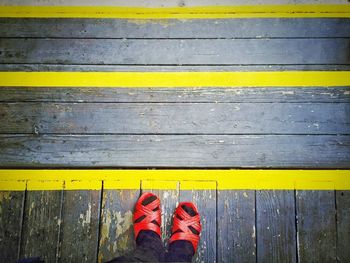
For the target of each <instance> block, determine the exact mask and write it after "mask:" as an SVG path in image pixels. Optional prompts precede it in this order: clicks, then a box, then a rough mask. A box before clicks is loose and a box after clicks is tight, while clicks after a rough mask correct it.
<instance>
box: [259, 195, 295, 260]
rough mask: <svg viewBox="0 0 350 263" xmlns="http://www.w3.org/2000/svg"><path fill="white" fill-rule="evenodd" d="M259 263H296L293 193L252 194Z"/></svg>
mask: <svg viewBox="0 0 350 263" xmlns="http://www.w3.org/2000/svg"><path fill="white" fill-rule="evenodd" d="M256 222H257V223H256V228H257V258H258V261H259V262H297V256H296V228H295V226H296V224H295V202H294V191H278V190H271V191H256Z"/></svg>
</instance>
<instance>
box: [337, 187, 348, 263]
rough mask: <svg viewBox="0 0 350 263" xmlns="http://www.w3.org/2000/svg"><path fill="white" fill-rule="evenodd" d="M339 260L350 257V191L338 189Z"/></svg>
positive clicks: (345, 259) (346, 259) (344, 260)
mask: <svg viewBox="0 0 350 263" xmlns="http://www.w3.org/2000/svg"><path fill="white" fill-rule="evenodd" d="M336 205H337V261H338V262H348V261H349V259H350V250H349V247H350V191H336Z"/></svg>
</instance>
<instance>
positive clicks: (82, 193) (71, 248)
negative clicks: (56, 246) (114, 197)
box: [59, 190, 101, 262]
mask: <svg viewBox="0 0 350 263" xmlns="http://www.w3.org/2000/svg"><path fill="white" fill-rule="evenodd" d="M100 202H101V191H99V190H92V191H88V190H79V191H75V190H73V191H65V192H64V201H63V209H62V227H61V249H60V256H59V257H60V258H59V260H60V262H95V261H96V260H97V254H98V235H99V222H100Z"/></svg>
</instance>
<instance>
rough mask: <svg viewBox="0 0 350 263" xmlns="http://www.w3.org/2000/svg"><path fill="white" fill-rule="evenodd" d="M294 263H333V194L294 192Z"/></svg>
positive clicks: (334, 233) (324, 192) (334, 236)
mask: <svg viewBox="0 0 350 263" xmlns="http://www.w3.org/2000/svg"><path fill="white" fill-rule="evenodd" d="M296 208H297V218H298V224H297V229H298V257H299V261H298V262H301V263H302V262H335V261H336V233H337V231H336V222H335V196H334V191H300V190H298V191H296Z"/></svg>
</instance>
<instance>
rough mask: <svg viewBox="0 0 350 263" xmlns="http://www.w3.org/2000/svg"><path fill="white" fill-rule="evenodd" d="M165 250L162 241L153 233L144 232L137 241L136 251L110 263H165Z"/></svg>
mask: <svg viewBox="0 0 350 263" xmlns="http://www.w3.org/2000/svg"><path fill="white" fill-rule="evenodd" d="M164 256H165V248H164V246H163V243H162V240H161V239H160V237H159V236H158V234H156V233H155V232H153V231H149V230H142V231H141V232H140V233H139V235H138V237H137V240H136V249H135V250H134V251H132V252H131V253H129V254H127V255H124V256H121V257H118V258H115V259H112V260H111V261H109V262H108V263H117V262H125V263H126V262H163V261H164Z"/></svg>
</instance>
